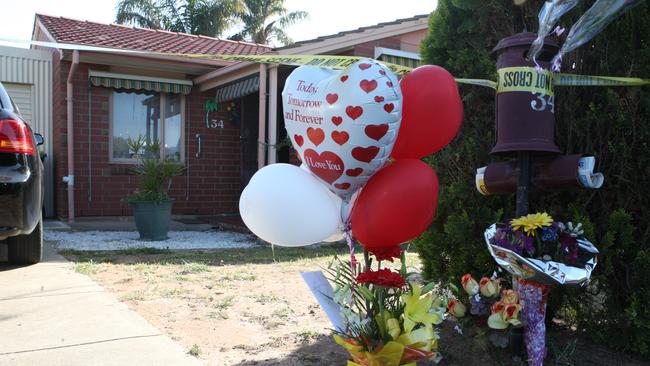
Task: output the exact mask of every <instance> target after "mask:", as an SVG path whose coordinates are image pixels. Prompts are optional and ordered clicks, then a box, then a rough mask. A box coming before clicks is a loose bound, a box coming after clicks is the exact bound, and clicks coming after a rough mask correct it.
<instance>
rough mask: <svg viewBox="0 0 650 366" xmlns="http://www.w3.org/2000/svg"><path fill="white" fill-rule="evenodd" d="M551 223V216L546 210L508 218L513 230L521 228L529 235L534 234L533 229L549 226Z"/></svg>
mask: <svg viewBox="0 0 650 366" xmlns="http://www.w3.org/2000/svg"><path fill="white" fill-rule="evenodd" d="M552 223H553V218H552V217H551V216H550V215H549V214H547V213H546V212H544V213H539V212H538V213H536V214H530V215H526V216H522V217H520V218H517V219H512V220H510V226H512V229H513V230H519V229H522V228H523V229H524V232H526V235H530V236H535V230H537V229H541V228H543V227H544V226H551V224H552Z"/></svg>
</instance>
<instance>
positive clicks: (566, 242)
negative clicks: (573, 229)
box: [560, 233, 579, 262]
mask: <svg viewBox="0 0 650 366" xmlns="http://www.w3.org/2000/svg"><path fill="white" fill-rule="evenodd" d="M560 251H561V252H562V254H564V259H565V260H566V261H567V262H575V261H576V260H577V259H578V252H579V246H578V240H576V238H574V237H571V235H569V234H566V233H562V235H560Z"/></svg>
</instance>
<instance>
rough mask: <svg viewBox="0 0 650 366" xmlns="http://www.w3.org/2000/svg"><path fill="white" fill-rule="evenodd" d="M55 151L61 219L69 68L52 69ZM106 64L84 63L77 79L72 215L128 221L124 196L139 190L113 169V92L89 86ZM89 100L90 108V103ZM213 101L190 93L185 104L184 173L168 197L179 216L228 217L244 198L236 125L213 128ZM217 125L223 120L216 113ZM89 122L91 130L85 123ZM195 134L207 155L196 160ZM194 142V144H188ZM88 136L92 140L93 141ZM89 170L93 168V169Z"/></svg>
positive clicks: (118, 167)
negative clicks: (207, 106) (208, 107)
mask: <svg viewBox="0 0 650 366" xmlns="http://www.w3.org/2000/svg"><path fill="white" fill-rule="evenodd" d="M53 67H54V75H55V76H54V84H53V88H54V92H53V94H54V95H53V102H54V118H53V124H54V126H53V127H54V130H53V133H54V136H55V138H54V139H53V140H54V141H52V143H53V144H54V155H55V156H54V159H55V165H56V167H55V187H56V213H57V215H58V216H59V217H61V218H65V217H67V216H68V208H67V186H66V184H65V183H63V182H62V177H63V176H65V175H67V169H68V167H67V132H68V131H67V128H66V123H67V116H66V79H67V76H68V73H69V70H70V62H68V61H61V62H56V63H55V64H54V66H53ZM89 69H93V70H106V68H105V67H102V66H101V65H88V64H83V63H81V64H79V66H78V68H77V71H76V73H75V75H74V140H75V142H74V157H75V159H74V164H75V216H113V215H131V213H132V211H131V209H130V208H129V206H128V204H127V203H126V201H125V197H126V196H127V195H129V194H130V193H132V192H133V191H134V190H135V189H136V188H137V186H138V177H137V176H135V175H133V174H131V173H130V165H127V164H118V163H110V162H109V143H110V140H109V123H110V121H109V108H110V98H111V93H112V89H109V88H102V87H91V86H89V83H88V70H89ZM89 93H90V103H89ZM211 96H212V93H209V94H206V93H201V92H199V91H198V88H193V90H192V92H191V93H190V94H189V95H187V96H186V105H185V108H186V109H185V138H184V140H185V143H186V148H185V164H184V165H185V171H184V172H183V175H181V176H179V177H176V178H174V179H173V183H172V187H171V190H170V192H169V193H170V196H171V197H172V198H173V199H174V200H175V203H174V213H175V214H210V215H215V214H229V213H235V212H237V204H238V199H239V194H240V141H239V126H238V125H235V124H233V123H229V122H226V123H225V125H224V128H223V129H208V128H207V127H206V125H205V121H204V117H205V114H204V111H203V106H204V103H205V102H206V101H207V100H208V99H209V98H210V97H211ZM211 117H212V118H217V119H224V120H226V116H225V115H223V114H220V113H218V112H217V113H213V114H212V115H211ZM89 118H92V120H91V124H90V127H89V124H88V121H89ZM196 134H201V136H202V155H201V157H198V158H197V157H196V156H195V154H196V151H197V148H198V146H197V139H196V137H195V136H196ZM188 136H189V139H188ZM89 137H90V141H89ZM89 163H91V164H89Z"/></svg>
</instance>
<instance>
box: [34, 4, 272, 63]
mask: <svg viewBox="0 0 650 366" xmlns="http://www.w3.org/2000/svg"><path fill="white" fill-rule="evenodd" d="M36 19H37V22H38V21H40V22H41V24H42V25H43V27H44V28H45V29H46V30H47V32H48V33H49V34H50V35H51V36H52V38H54V39H53V40H54V41H56V42H59V43H71V44H81V45H88V46H97V47H107V48H118V49H129V50H140V51H151V52H163V53H197V54H234V55H254V54H260V53H265V52H268V51H270V50H271V47H269V46H266V45H262V44H256V43H248V42H237V41H230V40H223V39H219V38H213V37H207V36H197V35H191V34H186V33H178V32H168V31H163V30H153V29H146V28H138V27H130V26H126V25H121V24H102V23H95V22H90V21H82V20H75V19H68V18H63V17H53V16H49V15H43V14H36Z"/></svg>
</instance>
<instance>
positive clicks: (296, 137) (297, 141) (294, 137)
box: [293, 134, 305, 147]
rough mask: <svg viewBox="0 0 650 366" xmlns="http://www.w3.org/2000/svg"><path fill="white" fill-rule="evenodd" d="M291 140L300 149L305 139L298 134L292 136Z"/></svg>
mask: <svg viewBox="0 0 650 366" xmlns="http://www.w3.org/2000/svg"><path fill="white" fill-rule="evenodd" d="M293 140H294V141H296V144H298V146H300V147H302V144H304V143H305V138H304V137H302V136H300V135H298V134H295V135H293Z"/></svg>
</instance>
